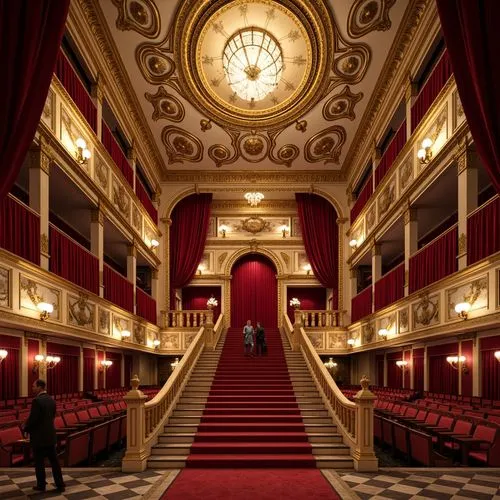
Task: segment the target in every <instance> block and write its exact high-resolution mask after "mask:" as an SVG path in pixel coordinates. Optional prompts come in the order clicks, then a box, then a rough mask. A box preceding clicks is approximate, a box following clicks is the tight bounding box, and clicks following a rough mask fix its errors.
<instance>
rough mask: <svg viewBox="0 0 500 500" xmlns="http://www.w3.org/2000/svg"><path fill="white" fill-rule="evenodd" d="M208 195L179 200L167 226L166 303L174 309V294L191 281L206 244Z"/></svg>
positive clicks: (208, 209)
mask: <svg viewBox="0 0 500 500" xmlns="http://www.w3.org/2000/svg"><path fill="white" fill-rule="evenodd" d="M211 203H212V194H211V193H202V194H192V195H191V196H187V197H186V198H183V199H182V200H181V201H180V202H179V203H178V204H177V205H176V206H175V208H174V210H173V211H172V225H171V226H170V289H171V290H172V291H171V293H170V302H171V307H172V308H175V294H174V293H173V291H174V290H176V289H178V288H184V287H185V286H186V285H188V284H189V282H190V281H191V280H192V279H193V277H194V275H195V273H196V269H197V268H198V264H199V263H200V260H201V257H202V256H203V250H204V249H205V243H206V241H207V231H208V222H209V220H210V205H211Z"/></svg>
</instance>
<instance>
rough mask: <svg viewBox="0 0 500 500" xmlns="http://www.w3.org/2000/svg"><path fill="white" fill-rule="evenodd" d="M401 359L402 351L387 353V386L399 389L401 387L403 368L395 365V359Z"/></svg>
mask: <svg viewBox="0 0 500 500" xmlns="http://www.w3.org/2000/svg"><path fill="white" fill-rule="evenodd" d="M402 359H403V353H402V352H390V353H388V354H387V387H391V388H393V389H401V387H403V370H402V369H401V368H400V367H399V366H398V365H396V361H400V360H402Z"/></svg>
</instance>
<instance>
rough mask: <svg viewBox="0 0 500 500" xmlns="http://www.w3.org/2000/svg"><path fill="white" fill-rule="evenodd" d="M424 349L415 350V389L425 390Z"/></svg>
mask: <svg viewBox="0 0 500 500" xmlns="http://www.w3.org/2000/svg"><path fill="white" fill-rule="evenodd" d="M424 354H425V350H424V348H420V349H413V389H414V390H415V391H420V392H422V391H423V390H424Z"/></svg>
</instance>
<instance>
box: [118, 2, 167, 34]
mask: <svg viewBox="0 0 500 500" xmlns="http://www.w3.org/2000/svg"><path fill="white" fill-rule="evenodd" d="M112 2H113V5H115V7H116V8H117V9H118V18H117V19H116V27H117V28H118V29H119V30H121V31H127V30H132V31H135V32H137V33H139V34H140V35H142V36H144V37H146V38H156V37H157V36H158V35H159V33H160V28H161V24H160V13H159V12H158V7H156V5H155V3H154V1H153V0H112Z"/></svg>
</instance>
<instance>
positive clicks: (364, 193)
mask: <svg viewBox="0 0 500 500" xmlns="http://www.w3.org/2000/svg"><path fill="white" fill-rule="evenodd" d="M372 194H373V174H371V175H370V177H369V178H368V180H367V181H366V184H365V185H364V186H363V189H362V190H361V192H360V193H359V195H358V197H357V199H356V202H355V203H354V206H353V207H352V208H351V224H353V223H354V221H355V220H356V219H357V217H358V215H359V214H360V213H361V210H363V208H365V205H366V204H367V203H368V200H369V199H370V198H371V195H372Z"/></svg>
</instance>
